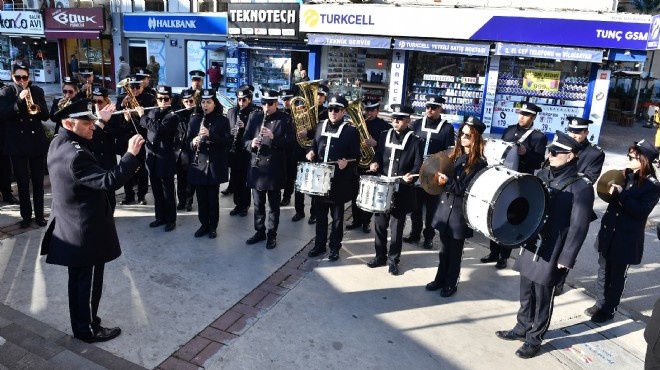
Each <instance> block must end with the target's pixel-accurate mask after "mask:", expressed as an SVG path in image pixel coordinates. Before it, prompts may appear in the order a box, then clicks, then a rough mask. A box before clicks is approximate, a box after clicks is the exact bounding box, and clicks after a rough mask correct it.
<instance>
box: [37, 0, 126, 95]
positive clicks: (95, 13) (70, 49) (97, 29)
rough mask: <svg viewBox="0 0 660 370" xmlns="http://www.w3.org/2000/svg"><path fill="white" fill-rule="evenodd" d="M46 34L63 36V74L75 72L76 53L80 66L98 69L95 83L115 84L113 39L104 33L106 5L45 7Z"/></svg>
mask: <svg viewBox="0 0 660 370" xmlns="http://www.w3.org/2000/svg"><path fill="white" fill-rule="evenodd" d="M45 21H46V37H47V38H49V39H59V40H60V41H59V44H60V58H59V60H60V67H59V71H60V74H61V75H62V76H72V77H73V72H72V70H71V60H72V59H73V58H72V56H74V55H75V57H76V58H75V59H77V60H78V67H79V68H92V69H93V70H94V79H95V81H94V83H96V84H100V85H103V86H105V87H107V88H111V89H112V88H114V86H115V83H116V82H115V73H114V70H115V68H114V66H113V62H112V61H113V56H112V55H113V54H112V39H111V38H110V36H108V35H104V34H103V30H104V29H105V28H106V27H105V17H104V11H103V7H96V8H58V9H45Z"/></svg>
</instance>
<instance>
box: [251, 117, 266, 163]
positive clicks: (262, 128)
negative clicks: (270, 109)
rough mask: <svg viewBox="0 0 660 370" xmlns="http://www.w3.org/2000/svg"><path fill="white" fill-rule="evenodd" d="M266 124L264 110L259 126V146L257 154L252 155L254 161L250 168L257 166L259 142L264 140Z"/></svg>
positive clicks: (259, 156)
mask: <svg viewBox="0 0 660 370" xmlns="http://www.w3.org/2000/svg"><path fill="white" fill-rule="evenodd" d="M265 124H266V112H264V119H263V120H262V121H261V127H259V148H257V155H256V156H255V157H254V162H253V163H252V168H256V167H259V161H260V160H261V146H262V145H261V142H262V141H263V140H264V133H263V131H264V126H265Z"/></svg>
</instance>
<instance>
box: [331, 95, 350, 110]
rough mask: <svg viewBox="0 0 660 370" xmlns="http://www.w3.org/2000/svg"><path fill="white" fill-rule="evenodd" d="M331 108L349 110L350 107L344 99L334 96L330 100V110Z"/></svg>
mask: <svg viewBox="0 0 660 370" xmlns="http://www.w3.org/2000/svg"><path fill="white" fill-rule="evenodd" d="M330 107H341V108H347V107H348V100H346V98H344V97H343V96H341V95H337V94H335V95H332V96H331V97H329V98H328V108H330Z"/></svg>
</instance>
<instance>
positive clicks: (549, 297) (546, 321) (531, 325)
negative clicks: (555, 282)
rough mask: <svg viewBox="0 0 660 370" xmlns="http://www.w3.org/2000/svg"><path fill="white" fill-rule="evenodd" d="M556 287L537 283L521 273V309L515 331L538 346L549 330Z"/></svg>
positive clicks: (529, 342) (528, 341)
mask: <svg viewBox="0 0 660 370" xmlns="http://www.w3.org/2000/svg"><path fill="white" fill-rule="evenodd" d="M554 293H555V287H554V286H545V285H541V284H537V283H535V282H533V281H531V280H529V279H528V278H526V277H524V276H522V275H520V309H519V310H518V317H517V321H518V322H517V323H516V326H515V327H514V328H513V331H514V332H515V333H516V334H519V335H525V336H526V340H525V342H527V343H528V344H531V345H534V346H537V345H540V344H541V343H542V342H543V336H544V335H545V333H546V332H547V331H548V327H549V326H550V319H551V317H552V309H553V308H554V304H555V302H554V299H555V294H554Z"/></svg>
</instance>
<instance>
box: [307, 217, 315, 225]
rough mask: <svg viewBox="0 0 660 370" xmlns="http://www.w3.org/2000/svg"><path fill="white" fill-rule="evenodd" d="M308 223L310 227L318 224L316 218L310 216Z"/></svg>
mask: <svg viewBox="0 0 660 370" xmlns="http://www.w3.org/2000/svg"><path fill="white" fill-rule="evenodd" d="M307 223H308V224H310V225H314V224H315V223H316V216H309V220H307Z"/></svg>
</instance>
